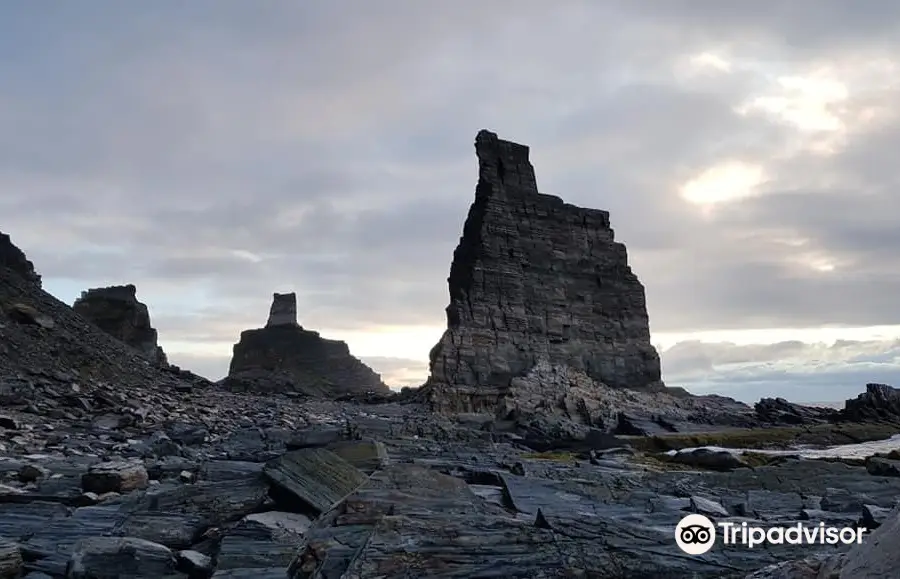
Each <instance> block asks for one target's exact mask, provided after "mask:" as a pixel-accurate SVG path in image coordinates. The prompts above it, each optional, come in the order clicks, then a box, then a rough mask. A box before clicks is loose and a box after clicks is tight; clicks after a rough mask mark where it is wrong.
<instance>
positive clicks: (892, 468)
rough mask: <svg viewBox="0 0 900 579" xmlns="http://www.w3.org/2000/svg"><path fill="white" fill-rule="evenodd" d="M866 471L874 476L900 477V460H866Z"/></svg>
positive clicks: (871, 458) (875, 457)
mask: <svg viewBox="0 0 900 579" xmlns="http://www.w3.org/2000/svg"><path fill="white" fill-rule="evenodd" d="M866 470H867V471H868V472H869V474H871V475H873V476H895V477H900V460H891V459H888V458H881V457H877V456H871V457H869V458H868V459H866Z"/></svg>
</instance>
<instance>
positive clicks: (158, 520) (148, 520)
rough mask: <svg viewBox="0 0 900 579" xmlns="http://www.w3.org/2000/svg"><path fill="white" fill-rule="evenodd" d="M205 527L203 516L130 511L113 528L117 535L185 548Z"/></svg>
mask: <svg viewBox="0 0 900 579" xmlns="http://www.w3.org/2000/svg"><path fill="white" fill-rule="evenodd" d="M206 527H207V521H206V519H205V518H204V517H201V516H198V515H188V514H180V513H157V512H137V513H131V514H129V515H128V516H126V517H125V519H124V520H123V521H122V522H121V523H119V524H118V525H117V526H116V528H115V529H114V530H113V535H115V536H117V537H135V538H138V539H145V540H147V541H152V542H154V543H159V544H160V545H164V546H166V547H169V548H170V549H187V548H188V547H190V546H191V545H193V544H194V543H195V542H196V541H197V540H198V538H199V536H200V535H201V534H202V532H203V531H204V529H206Z"/></svg>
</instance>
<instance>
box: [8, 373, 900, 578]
mask: <svg viewBox="0 0 900 579" xmlns="http://www.w3.org/2000/svg"><path fill="white" fill-rule="evenodd" d="M68 395H69V394H68V393H65V394H60V398H44V399H42V400H41V401H40V402H35V403H33V404H32V406H35V407H33V408H29V407H27V406H26V407H24V408H23V407H20V408H19V409H18V410H16V409H12V408H7V410H6V411H5V414H4V416H3V417H2V418H0V445H2V455H3V456H2V458H0V476H2V477H3V480H2V483H0V537H2V541H0V560H2V562H0V576H2V577H18V576H24V577H29V578H31V579H35V578H40V577H80V578H89V577H96V578H106V577H148V578H149V577H155V578H158V577H210V576H212V577H216V578H225V577H233V578H237V577H246V578H251V577H254V578H257V577H262V578H265V577H273V578H274V577H278V578H281V579H283V578H284V577H287V576H290V577H293V578H321V579H325V578H334V579H338V578H341V577H345V578H369V577H447V578H450V577H454V578H457V577H458V578H477V577H485V578H486V577H510V578H513V577H522V578H526V577H536V578H539V577H598V578H601V577H608V578H628V577H646V578H650V577H660V576H672V577H744V576H746V575H747V574H748V573H751V572H753V571H756V570H758V569H760V568H763V567H765V566H767V565H770V564H773V563H779V562H782V561H785V560H789V559H797V558H801V557H803V556H805V555H810V556H813V555H819V556H820V557H825V556H829V555H831V556H833V555H836V554H837V552H838V551H840V550H841V549H840V548H838V547H835V546H833V545H819V546H814V547H808V548H801V547H797V546H793V545H792V546H783V547H780V548H779V547H772V548H759V547H758V548H754V549H746V548H740V547H722V546H718V547H716V548H714V549H713V550H712V551H710V552H709V553H707V554H706V555H703V556H689V555H685V554H684V553H682V552H681V551H679V550H678V548H677V547H676V545H675V543H674V540H673V536H674V528H675V525H676V523H677V522H678V520H679V519H680V518H681V517H682V516H684V515H685V514H686V513H690V512H700V513H704V514H706V515H708V516H709V517H710V518H712V519H713V520H715V521H719V520H726V519H728V520H734V521H737V522H743V521H749V522H751V523H754V524H759V525H762V526H766V525H775V524H784V523H788V522H795V521H798V520H804V521H807V522H813V523H814V522H816V521H825V522H828V523H834V524H840V525H850V526H853V525H857V524H861V525H863V526H866V527H868V528H875V527H877V526H878V525H879V524H880V522H881V521H883V520H884V519H885V518H886V517H887V516H888V513H889V510H890V509H891V508H892V507H893V506H894V503H895V500H896V498H897V497H898V496H900V476H897V475H900V468H896V464H898V463H892V462H891V461H890V460H887V459H885V460H883V461H882V463H880V466H879V465H875V466H879V468H875V467H874V466H872V465H870V467H869V468H868V469H867V468H866V466H864V465H857V466H852V465H848V464H844V463H841V462H826V461H807V460H795V459H790V458H786V459H779V460H778V461H775V462H771V461H769V464H761V463H759V462H758V461H757V462H755V461H754V460H752V459H751V457H746V458H745V459H742V460H738V459H735V458H734V457H733V456H731V455H722V454H715V453H713V454H710V453H698V452H691V451H686V452H683V453H681V455H679V456H677V457H676V458H675V459H666V458H664V457H662V456H658V455H644V454H641V453H639V452H637V451H635V450H631V449H628V448H614V447H613V448H609V447H610V445H611V443H613V442H615V441H614V440H611V439H609V438H604V439H603V440H597V441H596V444H595V446H596V449H595V450H593V451H588V450H587V449H586V448H582V449H581V450H580V451H578V452H556V453H535V452H534V451H529V450H528V449H526V448H524V447H522V446H520V445H519V444H518V443H519V442H520V441H518V440H517V437H516V436H515V435H512V434H504V433H497V432H491V431H490V430H489V429H486V428H485V427H484V425H485V424H486V422H485V421H484V420H482V419H480V418H479V417H478V416H474V415H462V416H460V417H458V418H457V419H456V420H449V419H438V418H436V417H433V416H429V415H428V414H427V413H426V412H425V411H424V410H423V409H422V408H421V407H418V406H416V405H413V404H405V405H400V404H379V405H365V404H352V403H343V404H339V403H328V402H304V401H300V400H296V399H292V398H287V397H277V396H275V397H265V398H263V397H254V396H251V395H235V394H227V393H222V392H220V391H218V390H216V389H215V388H214V387H195V388H194V389H193V390H192V391H191V392H177V391H172V392H168V393H167V392H164V391H160V392H156V393H154V394H152V395H150V394H147V395H146V396H145V399H143V400H141V399H138V400H109V401H107V402H106V405H105V406H100V405H94V404H93V403H92V404H91V405H90V406H91V408H92V409H91V410H90V411H88V410H83V409H82V410H80V411H78V412H77V413H73V414H74V415H75V418H74V419H73V418H72V417H70V416H67V415H65V414H62V415H59V413H56V412H52V411H53V410H54V409H59V408H62V410H63V412H64V413H65V412H67V404H66V403H64V402H63V400H65V396H68ZM56 402H59V404H56ZM142 405H147V406H150V407H151V408H152V410H151V411H149V412H146V413H141V412H134V411H133V410H134V408H135V406H138V407H141V406H142ZM54 416H58V417H54ZM764 462H765V461H764ZM698 465H699V466H698ZM870 471H871V472H870ZM872 473H874V474H872ZM819 560H820V559H814V561H819ZM767 576H768V575H767ZM788 576H791V575H788ZM794 576H800V575H794ZM809 576H810V577H814V576H815V575H809Z"/></svg>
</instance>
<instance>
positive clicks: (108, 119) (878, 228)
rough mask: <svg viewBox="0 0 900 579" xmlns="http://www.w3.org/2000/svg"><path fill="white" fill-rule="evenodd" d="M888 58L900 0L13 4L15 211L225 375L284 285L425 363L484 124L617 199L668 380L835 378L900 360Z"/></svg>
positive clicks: (8, 102) (897, 372) (371, 343)
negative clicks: (132, 294) (245, 334)
mask: <svg viewBox="0 0 900 579" xmlns="http://www.w3.org/2000/svg"><path fill="white" fill-rule="evenodd" d="M898 72H900V3H898V2H894V1H881V0H869V1H867V2H865V3H860V4H857V3H852V2H848V1H846V0H795V1H793V2H778V3H776V2H769V3H751V2H746V1H744V0H658V1H657V0H586V1H581V0H561V1H560V2H545V1H537V0H534V1H532V0H488V1H486V2H477V3H476V2H475V0H459V1H458V2H454V3H445V2H440V3H439V2H425V1H421V0H419V1H416V0H379V2H377V3H376V2H367V1H364V0H328V1H327V2H326V1H324V0H320V1H315V0H309V1H302V2H301V1H299V0H296V1H287V0H267V1H266V2H248V1H245V0H241V1H238V0H215V1H212V0H192V2H189V3H187V2H177V1H174V0H155V1H154V2H152V3H150V2H146V3H137V2H117V1H115V0H85V1H83V2H77V3H76V2H65V3H64V2H56V3H36V2H4V3H2V4H0V229H2V230H3V231H4V232H7V233H9V234H11V236H12V238H13V242H14V243H16V244H17V245H18V246H19V247H21V248H22V249H23V250H24V251H25V252H26V254H27V255H28V256H29V258H30V259H32V261H34V263H35V265H36V268H37V269H38V271H39V272H40V273H41V274H42V275H43V276H44V280H45V288H46V289H47V290H48V291H50V292H51V293H53V294H54V295H56V296H57V297H58V298H60V299H62V300H63V301H66V302H68V303H72V301H73V300H74V299H75V298H76V297H77V296H78V295H79V293H80V292H81V290H83V289H86V288H89V287H98V286H104V285H111V284H121V283H134V284H135V285H136V286H137V288H138V298H139V299H140V300H142V301H143V302H145V303H147V304H148V306H149V308H150V312H151V316H152V320H153V325H154V326H155V327H156V328H157V329H158V330H159V334H160V343H161V345H162V346H163V348H164V349H165V350H166V352H167V353H168V355H169V358H170V360H171V361H172V362H174V363H176V364H179V365H181V366H183V367H185V368H189V369H192V370H194V371H196V372H198V373H200V374H203V375H205V376H208V377H210V378H213V379H217V378H220V377H222V376H223V375H224V374H225V372H226V371H227V367H228V362H229V359H230V355H231V348H232V346H233V344H234V343H235V342H236V341H237V339H238V337H239V335H240V332H241V331H242V330H244V329H248V328H255V327H260V326H262V325H263V324H264V323H265V319H266V316H267V313H268V307H269V304H270V301H271V298H272V293H273V292H287V291H295V292H297V296H298V309H299V321H300V323H301V324H302V325H303V326H304V327H307V328H309V329H314V330H316V331H319V332H320V333H322V335H323V336H326V337H329V338H335V339H343V340H345V341H347V343H348V344H349V346H350V349H351V351H352V352H353V353H354V354H355V355H357V356H359V357H360V358H362V359H363V360H364V361H366V362H367V363H369V364H370V365H371V366H372V367H373V368H374V369H375V370H376V371H378V372H380V373H381V374H382V375H383V377H384V379H385V380H386V382H388V383H389V384H390V385H392V386H394V387H400V386H403V385H418V384H420V383H421V382H422V381H423V380H424V378H425V377H426V375H427V371H428V370H427V356H428V351H429V349H430V348H431V347H432V345H433V344H434V343H435V342H436V341H437V339H438V337H439V336H440V334H441V332H442V330H443V325H444V323H445V316H444V307H445V306H446V305H447V302H448V301H449V294H448V289H447V284H446V278H447V275H448V272H449V267H450V260H451V257H452V252H453V249H454V247H455V246H456V244H457V242H458V239H459V235H460V234H461V230H462V224H463V221H464V219H465V215H466V212H467V210H468V206H469V205H470V203H471V202H472V200H473V199H474V187H475V181H476V179H477V162H476V160H475V151H474V147H473V142H474V137H475V134H476V133H477V132H478V130H479V129H482V128H485V129H489V130H492V131H495V132H497V133H498V134H499V135H500V137H501V138H504V139H508V140H513V141H516V142H520V143H524V144H528V145H530V146H531V160H532V163H533V164H534V166H535V170H536V174H537V181H538V187H539V189H540V190H541V191H542V192H544V193H550V194H554V195H558V196H560V197H562V198H563V199H565V200H566V201H567V202H570V203H574V204H578V205H583V206H589V207H595V208H601V209H606V210H609V211H610V213H611V220H612V224H613V227H614V229H615V231H616V236H617V239H618V240H620V241H622V242H624V243H625V244H626V245H627V247H628V251H629V261H630V264H631V266H632V268H633V269H634V271H635V273H637V275H638V276H639V277H640V279H641V280H642V282H643V283H644V285H645V287H646V292H647V303H648V309H649V314H650V320H651V332H652V336H653V342H654V344H656V345H657V346H658V347H659V349H660V351H661V356H662V364H663V378H664V380H665V381H666V383H667V384H669V385H671V386H683V387H685V388H687V389H688V390H690V391H692V392H696V393H711V392H714V393H718V394H722V395H726V396H733V397H735V398H738V399H740V400H746V401H754V400H757V399H759V398H760V397H765V396H782V397H785V398H788V399H790V400H796V401H807V402H808V401H833V400H843V399H844V398H848V397H852V396H855V395H856V394H857V393H859V392H861V391H862V390H863V389H864V385H865V384H866V383H867V382H886V383H894V384H897V385H900V298H898V296H900V253H898V251H897V250H898V248H900V194H898V193H897V191H896V189H897V187H898V183H900V171H898V165H897V161H896V158H897V151H898V150H900V108H898V107H897V104H896V103H898V102H900V74H898Z"/></svg>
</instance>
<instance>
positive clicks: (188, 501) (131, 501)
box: [122, 478, 269, 526]
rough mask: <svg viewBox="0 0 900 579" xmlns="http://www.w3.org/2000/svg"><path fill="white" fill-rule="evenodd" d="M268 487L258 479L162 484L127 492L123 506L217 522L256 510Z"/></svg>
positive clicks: (242, 515)
mask: <svg viewBox="0 0 900 579" xmlns="http://www.w3.org/2000/svg"><path fill="white" fill-rule="evenodd" d="M268 495H269V487H268V485H267V484H266V482H265V481H263V480H261V479H255V478H254V479H243V480H240V479H239V480H224V481H221V482H198V483H194V484H191V485H181V484H165V485H159V486H158V487H156V488H151V489H148V490H147V491H146V492H145V493H143V494H141V495H138V496H134V495H132V496H130V497H128V499H127V500H126V501H125V503H124V504H123V506H122V509H123V510H124V511H126V512H129V513H165V514H167V515H181V516H197V517H200V518H201V519H203V520H204V521H205V522H206V524H207V525H209V526H217V525H220V524H223V523H226V522H229V521H237V520H239V519H240V518H241V517H244V516H246V515H249V514H250V513H253V512H255V511H256V510H257V509H259V508H260V507H261V506H262V505H263V504H265V502H266V500H267V499H268Z"/></svg>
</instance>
